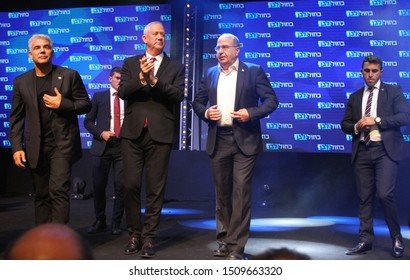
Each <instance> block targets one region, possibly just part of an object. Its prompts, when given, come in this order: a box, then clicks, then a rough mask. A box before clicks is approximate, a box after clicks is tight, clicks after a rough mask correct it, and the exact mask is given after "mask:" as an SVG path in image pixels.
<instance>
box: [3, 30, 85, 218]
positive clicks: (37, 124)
mask: <svg viewBox="0 0 410 280" xmlns="http://www.w3.org/2000/svg"><path fill="white" fill-rule="evenodd" d="M28 48H29V53H28V55H29V57H30V58H31V59H32V60H33V62H34V69H32V70H29V71H27V72H26V73H24V74H22V75H20V76H18V77H16V79H15V80H14V85H13V98H12V108H11V114H10V142H11V149H12V153H13V159H14V163H15V164H16V165H17V166H18V167H20V168H25V167H26V166H27V167H29V168H30V170H31V175H32V179H33V183H34V188H35V200H34V205H35V222H36V224H43V223H49V222H56V223H63V224H65V223H67V222H68V220H69V213H70V196H69V191H70V179H71V167H72V164H73V163H74V162H76V161H77V160H78V159H80V157H81V154H82V150H81V140H80V130H79V127H78V119H77V116H78V115H81V114H85V113H87V112H88V111H90V109H91V102H90V99H89V97H88V94H87V91H86V90H85V87H84V83H83V81H82V80H81V77H80V75H79V73H78V72H77V71H75V70H72V69H69V68H65V67H60V66H56V65H53V64H52V58H53V55H54V51H53V43H52V41H51V39H50V37H49V36H48V35H43V34H35V35H33V36H32V37H31V38H30V39H29V41H28Z"/></svg>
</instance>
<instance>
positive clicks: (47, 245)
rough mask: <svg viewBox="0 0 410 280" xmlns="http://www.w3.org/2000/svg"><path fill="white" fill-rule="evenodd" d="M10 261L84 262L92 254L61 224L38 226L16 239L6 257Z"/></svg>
mask: <svg viewBox="0 0 410 280" xmlns="http://www.w3.org/2000/svg"><path fill="white" fill-rule="evenodd" d="M6 258H7V259H10V260H85V259H93V256H92V252H91V251H90V250H89V248H88V246H86V244H85V242H84V240H83V239H82V238H81V236H80V235H79V234H78V233H77V232H75V231H74V230H73V229H71V228H70V227H68V226H66V225H63V224H56V223H49V224H42V225H39V226H37V227H35V228H33V229H31V230H29V231H27V232H26V233H24V234H23V235H22V236H21V237H20V238H18V239H17V240H16V241H15V243H14V244H13V246H12V247H11V248H10V250H9V252H8V253H7V255H6Z"/></svg>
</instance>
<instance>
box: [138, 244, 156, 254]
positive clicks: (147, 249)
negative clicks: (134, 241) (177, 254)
mask: <svg viewBox="0 0 410 280" xmlns="http://www.w3.org/2000/svg"><path fill="white" fill-rule="evenodd" d="M154 255H155V251H154V244H152V242H151V241H145V242H144V245H143V246H142V251H141V258H152V257H153V256H154Z"/></svg>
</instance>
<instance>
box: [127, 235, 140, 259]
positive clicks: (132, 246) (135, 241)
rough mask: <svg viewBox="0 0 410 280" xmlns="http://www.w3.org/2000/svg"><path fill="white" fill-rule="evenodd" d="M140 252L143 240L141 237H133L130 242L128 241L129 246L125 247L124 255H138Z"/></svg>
mask: <svg viewBox="0 0 410 280" xmlns="http://www.w3.org/2000/svg"><path fill="white" fill-rule="evenodd" d="M139 250H141V240H140V239H139V237H136V236H131V239H130V241H128V244H127V246H126V247H125V250H124V254H126V255H132V254H135V253H138V251H139Z"/></svg>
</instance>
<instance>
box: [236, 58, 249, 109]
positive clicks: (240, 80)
mask: <svg viewBox="0 0 410 280" xmlns="http://www.w3.org/2000/svg"><path fill="white" fill-rule="evenodd" d="M238 67H239V68H238V77H237V80H236V96H235V110H238V109H239V108H238V102H239V100H240V98H239V97H240V96H241V94H242V91H243V89H244V83H245V74H246V72H247V70H248V68H247V67H246V65H245V64H244V63H242V62H240V61H239V65H238Z"/></svg>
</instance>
